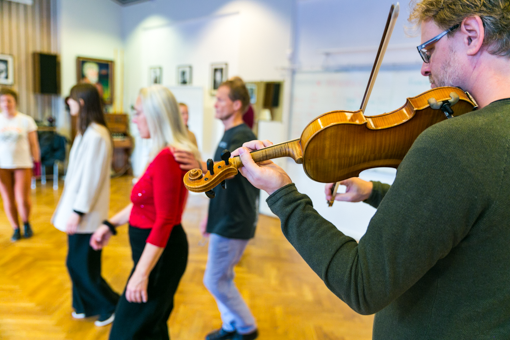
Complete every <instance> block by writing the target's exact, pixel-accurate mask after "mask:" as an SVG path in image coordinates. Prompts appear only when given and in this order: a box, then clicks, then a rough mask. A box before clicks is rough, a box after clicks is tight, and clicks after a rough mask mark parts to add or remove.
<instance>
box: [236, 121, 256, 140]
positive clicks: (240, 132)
mask: <svg viewBox="0 0 510 340" xmlns="http://www.w3.org/2000/svg"><path fill="white" fill-rule="evenodd" d="M232 139H234V140H244V141H251V140H254V139H257V136H255V134H254V133H253V131H252V130H251V129H250V128H249V127H248V125H246V124H241V125H239V126H238V127H237V130H236V131H235V133H234V134H233V136H232Z"/></svg>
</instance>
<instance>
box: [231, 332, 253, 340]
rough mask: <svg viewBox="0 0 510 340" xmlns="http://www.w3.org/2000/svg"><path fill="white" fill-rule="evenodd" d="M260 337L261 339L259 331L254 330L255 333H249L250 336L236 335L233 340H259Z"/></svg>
mask: <svg viewBox="0 0 510 340" xmlns="http://www.w3.org/2000/svg"><path fill="white" fill-rule="evenodd" d="M258 337H259V331H258V330H254V331H253V332H251V333H248V334H239V333H236V335H234V337H233V338H232V340H254V339H257V338H258Z"/></svg>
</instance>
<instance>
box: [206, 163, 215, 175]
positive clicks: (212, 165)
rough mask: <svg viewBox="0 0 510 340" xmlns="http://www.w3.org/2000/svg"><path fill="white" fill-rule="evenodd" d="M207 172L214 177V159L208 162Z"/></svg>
mask: <svg viewBox="0 0 510 340" xmlns="http://www.w3.org/2000/svg"><path fill="white" fill-rule="evenodd" d="M207 170H209V172H210V173H211V175H214V161H213V160H212V159H208V160H207Z"/></svg>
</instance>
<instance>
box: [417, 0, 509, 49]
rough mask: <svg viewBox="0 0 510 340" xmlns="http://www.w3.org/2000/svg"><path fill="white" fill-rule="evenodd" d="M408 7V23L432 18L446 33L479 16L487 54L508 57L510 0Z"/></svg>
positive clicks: (428, 0) (426, 0)
mask: <svg viewBox="0 0 510 340" xmlns="http://www.w3.org/2000/svg"><path fill="white" fill-rule="evenodd" d="M410 5H411V14H410V15H409V22H411V23H415V24H416V25H417V26H418V25H420V24H421V23H422V22H423V21H427V20H430V19H432V20H434V22H435V23H436V24H437V25H438V26H439V27H440V28H442V29H444V30H446V29H448V28H450V27H452V26H454V25H457V24H460V23H461V22H462V20H464V19H465V18H468V17H473V16H478V17H480V19H481V20H482V22H483V27H484V29H485V38H484V42H483V45H484V46H487V47H488V49H487V51H488V52H489V53H490V54H494V55H499V56H507V57H510V0H422V1H418V0H413V1H411V4H410ZM452 34H454V33H449V35H452Z"/></svg>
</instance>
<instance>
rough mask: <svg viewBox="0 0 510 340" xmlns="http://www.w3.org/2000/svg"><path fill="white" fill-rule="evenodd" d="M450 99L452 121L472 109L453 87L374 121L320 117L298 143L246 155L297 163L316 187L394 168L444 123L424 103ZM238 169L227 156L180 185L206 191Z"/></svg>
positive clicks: (334, 114) (353, 115) (345, 114)
mask: <svg viewBox="0 0 510 340" xmlns="http://www.w3.org/2000/svg"><path fill="white" fill-rule="evenodd" d="M455 95H456V96H458V98H459V99H458V101H457V102H456V103H455V104H453V105H452V106H451V108H452V110H453V112H454V115H455V116H459V115H462V114H464V113H466V112H470V111H472V110H473V109H475V108H476V107H477V104H476V102H475V101H474V99H473V98H472V97H471V96H470V95H469V94H468V93H466V92H464V91H462V90H461V89H459V88H455V87H440V88H435V89H432V90H429V91H427V92H424V93H422V94H421V95H419V96H416V97H413V98H408V99H407V101H406V103H405V105H404V106H402V107H401V108H400V109H398V110H395V111H392V112H389V113H385V114H381V115H377V116H370V117H366V116H364V115H363V112H362V111H361V110H359V111H331V112H328V113H325V114H323V115H321V116H319V117H318V118H316V119H315V120H313V121H312V122H311V123H310V124H308V126H307V127H306V128H305V129H304V131H303V133H302V135H301V138H300V139H296V140H292V141H289V142H285V143H281V144H276V145H273V146H270V147H268V148H265V149H262V150H257V151H253V152H252V153H251V155H252V157H253V159H254V160H255V162H261V161H264V160H268V159H273V158H279V157H291V158H293V159H294V160H295V161H296V162H297V163H299V164H303V169H304V171H305V173H306V174H307V175H308V177H310V178H311V179H313V180H314V181H317V182H322V183H332V182H339V181H341V180H344V179H347V178H350V177H355V176H358V175H359V173H360V172H361V171H363V170H366V169H370V168H376V167H393V168H396V167H398V165H399V164H400V162H401V161H402V160H403V159H404V156H405V155H406V153H407V152H408V151H409V149H410V148H411V145H412V144H413V142H414V141H415V140H416V138H417V137H418V136H419V135H420V133H422V132H423V131H424V130H425V129H427V128H428V127H429V126H431V125H434V124H436V123H438V122H440V121H443V120H445V119H446V116H445V114H444V113H443V112H442V111H441V110H440V109H432V108H431V105H430V104H429V100H430V99H432V100H433V101H437V102H446V101H448V100H450V99H451V98H452V96H455ZM240 166H242V163H241V160H240V159H239V157H233V158H231V159H230V160H229V164H228V165H227V164H225V162H223V161H222V162H218V163H215V164H214V169H213V172H214V174H213V175H212V174H211V173H210V171H208V172H207V173H206V174H203V173H202V171H201V170H199V169H194V170H191V171H189V172H188V173H187V174H186V175H185V176H184V184H185V186H186V187H187V188H188V190H190V191H194V192H205V191H209V190H211V189H212V188H214V187H215V186H216V185H218V184H219V183H221V182H222V181H223V180H225V179H226V178H228V177H230V176H232V175H234V174H236V173H237V168H239V167H240Z"/></svg>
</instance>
